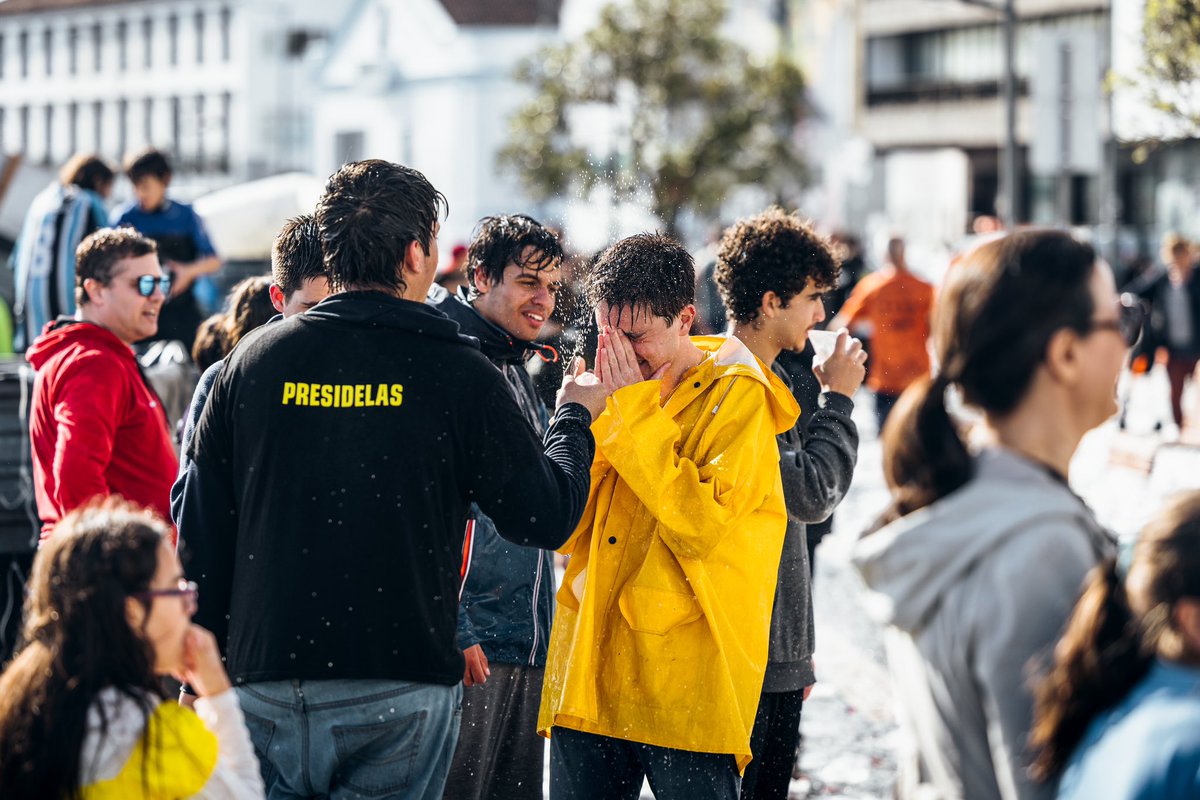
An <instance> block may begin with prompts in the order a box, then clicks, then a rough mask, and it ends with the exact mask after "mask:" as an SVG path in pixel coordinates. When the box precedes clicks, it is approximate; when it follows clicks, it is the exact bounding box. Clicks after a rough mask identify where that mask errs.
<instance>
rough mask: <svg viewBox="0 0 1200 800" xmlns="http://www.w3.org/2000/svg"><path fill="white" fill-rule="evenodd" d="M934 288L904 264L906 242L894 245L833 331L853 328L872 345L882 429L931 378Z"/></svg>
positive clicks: (872, 378)
mask: <svg viewBox="0 0 1200 800" xmlns="http://www.w3.org/2000/svg"><path fill="white" fill-rule="evenodd" d="M932 310H933V285H932V284H929V283H926V282H925V281H923V280H921V279H920V278H918V277H917V276H916V275H914V274H912V273H911V272H910V271H909V269H908V264H907V263H906V262H905V260H904V240H903V239H900V238H893V239H890V240H889V241H888V246H887V263H886V264H884V267H883V269H881V270H879V271H878V272H872V273H870V274H868V275H867V276H866V277H864V278H863V279H862V280H861V281H859V282H858V285H857V286H855V287H854V291H853V292H851V293H850V297H849V299H847V300H846V304H845V305H844V306H842V308H841V310H840V311H839V312H838V315H837V317H835V318H834V320H833V322H832V323H830V325H829V329H830V330H837V329H838V328H841V327H847V328H850V329H851V330H852V331H855V334H856V335H858V333H860V332H861V333H862V334H863V335H866V336H869V337H870V340H871V360H870V362H869V363H868V366H867V370H868V372H867V386H869V387H870V388H871V390H872V391H874V392H875V418H876V419H877V420H878V421H879V429H880V431H882V430H883V424H884V422H886V421H887V417H888V413H889V412H890V411H891V410H892V406H893V405H895V404H896V400H897V399H898V398H899V397H900V394H901V392H903V391H904V390H905V389H907V388H908V385H909V384H910V383H912V382H913V381H915V380H916V379H917V378H920V377H921V376H922V375H925V374H927V373H928V372H929V350H928V348H927V347H926V341H927V340H928V339H929V316H930V312H931V311H932Z"/></svg>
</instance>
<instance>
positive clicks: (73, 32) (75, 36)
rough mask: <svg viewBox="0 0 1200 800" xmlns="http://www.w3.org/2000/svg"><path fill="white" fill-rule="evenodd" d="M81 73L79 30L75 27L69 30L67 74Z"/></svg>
mask: <svg viewBox="0 0 1200 800" xmlns="http://www.w3.org/2000/svg"><path fill="white" fill-rule="evenodd" d="M78 71H79V29H78V28H76V27H75V26H74V25H72V26H71V27H69V28H67V73H68V74H70V75H74V74H75V73H77V72H78Z"/></svg>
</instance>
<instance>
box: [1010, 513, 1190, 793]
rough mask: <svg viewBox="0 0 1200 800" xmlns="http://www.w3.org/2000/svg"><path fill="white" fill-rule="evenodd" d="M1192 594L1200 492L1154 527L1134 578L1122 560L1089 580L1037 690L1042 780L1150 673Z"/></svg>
mask: <svg viewBox="0 0 1200 800" xmlns="http://www.w3.org/2000/svg"><path fill="white" fill-rule="evenodd" d="M1127 587H1128V589H1127ZM1189 597H1190V598H1200V492H1187V493H1185V494H1181V495H1178V496H1177V497H1175V498H1173V499H1172V501H1171V502H1170V503H1169V504H1168V505H1167V506H1166V507H1165V508H1164V509H1163V510H1162V512H1161V513H1159V514H1158V516H1156V517H1155V518H1154V520H1153V521H1151V522H1150V523H1149V524H1148V525H1147V526H1146V528H1145V530H1143V531H1142V534H1141V536H1139V537H1138V540H1137V543H1136V544H1135V545H1134V548H1133V562H1132V565H1131V567H1130V571H1129V577H1128V578H1127V579H1126V580H1124V581H1122V580H1121V577H1120V574H1119V572H1118V570H1117V563H1116V560H1115V559H1110V560H1109V561H1107V562H1106V563H1105V564H1103V565H1101V566H1099V567H1096V568H1095V569H1094V570H1092V572H1091V574H1090V576H1089V577H1088V583H1087V588H1086V589H1085V590H1084V592H1083V595H1082V596H1081V597H1080V599H1079V602H1078V603H1077V604H1076V606H1075V611H1074V612H1073V613H1072V615H1071V619H1070V621H1069V622H1068V623H1067V628H1066V632H1065V633H1064V634H1063V636H1062V639H1061V640H1060V641H1059V643H1058V646H1057V647H1056V648H1055V651H1054V654H1055V657H1054V668H1053V669H1052V670H1051V672H1050V674H1049V675H1047V676H1046V678H1045V680H1043V681H1042V682H1041V683H1040V684H1039V685H1038V686H1037V687H1036V690H1035V704H1034V722H1033V729H1032V732H1031V734H1030V745H1031V747H1032V749H1033V751H1034V753H1035V754H1036V756H1035V760H1034V762H1033V774H1034V776H1035V777H1036V778H1037V779H1039V780H1042V781H1047V780H1051V779H1053V778H1054V777H1056V776H1057V775H1058V773H1060V772H1061V771H1062V769H1063V767H1065V766H1066V763H1067V761H1068V760H1069V759H1070V757H1071V754H1072V753H1073V752H1074V750H1075V748H1076V747H1078V746H1079V743H1080V742H1081V741H1082V740H1083V737H1084V735H1085V734H1086V733H1087V729H1088V727H1089V726H1090V725H1091V723H1092V721H1093V720H1094V719H1095V718H1096V717H1097V716H1098V715H1099V714H1101V713H1102V712H1104V711H1106V710H1107V709H1110V708H1112V707H1113V706H1115V705H1117V704H1118V703H1120V702H1121V701H1122V700H1123V699H1125V697H1126V696H1127V695H1128V694H1129V692H1130V691H1132V690H1133V688H1134V686H1136V685H1137V684H1138V682H1139V681H1141V679H1142V678H1143V677H1145V675H1146V673H1147V672H1149V670H1150V667H1151V666H1152V665H1153V663H1154V658H1155V655H1156V652H1157V650H1158V647H1159V645H1160V643H1161V642H1162V641H1163V639H1164V637H1166V636H1167V635H1173V634H1174V631H1175V629H1174V626H1175V619H1174V613H1173V612H1174V608H1175V604H1176V603H1177V602H1179V601H1180V600H1182V599H1184V598H1189ZM1189 655H1191V656H1192V657H1195V656H1196V655H1200V654H1196V653H1191V654H1189Z"/></svg>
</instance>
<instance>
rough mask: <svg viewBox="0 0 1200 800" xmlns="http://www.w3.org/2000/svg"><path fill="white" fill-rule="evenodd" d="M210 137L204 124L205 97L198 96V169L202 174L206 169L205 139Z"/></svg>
mask: <svg viewBox="0 0 1200 800" xmlns="http://www.w3.org/2000/svg"><path fill="white" fill-rule="evenodd" d="M207 135H208V131H207V126H206V125H205V124H204V95H202V94H198V95H196V168H197V169H198V170H200V171H201V172H203V171H204V169H205V163H204V156H205V152H204V139H205V137H206V136H207Z"/></svg>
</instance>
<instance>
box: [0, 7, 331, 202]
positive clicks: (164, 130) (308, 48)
mask: <svg viewBox="0 0 1200 800" xmlns="http://www.w3.org/2000/svg"><path fill="white" fill-rule="evenodd" d="M345 12H346V5H345V4H344V3H340V2H327V1H326V0H4V2H0V151H2V152H5V153H21V154H23V155H24V156H25V158H26V159H28V160H30V161H32V162H34V163H42V164H47V165H56V164H59V163H61V162H63V161H64V160H65V159H66V158H67V157H68V156H70V154H72V153H74V152H77V151H94V152H98V153H100V154H102V155H104V156H106V157H107V158H109V159H111V160H112V161H113V162H116V163H120V161H121V159H122V158H123V157H124V155H125V154H127V153H129V152H131V151H133V150H135V149H138V148H140V147H143V146H146V145H154V146H156V147H159V148H162V149H164V150H166V151H168V152H169V153H170V154H171V155H172V157H173V160H174V163H175V169H176V186H175V189H176V191H178V192H180V193H181V194H183V195H185V196H189V195H195V194H198V193H201V192H203V191H206V190H208V189H212V188H215V187H218V186H222V185H228V184H231V183H236V182H239V181H242V180H247V179H252V178H257V177H262V176H264V175H270V174H274V173H278V172H283V171H287V170H292V169H304V170H307V169H310V168H311V166H312V164H311V145H312V141H311V138H312V137H311V127H312V125H311V94H310V92H309V77H310V75H311V71H312V68H313V65H314V63H315V62H316V61H317V59H318V58H319V55H320V54H319V52H318V51H319V50H321V49H322V43H323V41H325V40H327V39H328V37H329V35H330V33H331V31H332V30H333V29H335V28H336V27H337V24H338V22H339V20H340V19H341V18H342V17H343V16H344V14H345Z"/></svg>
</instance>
